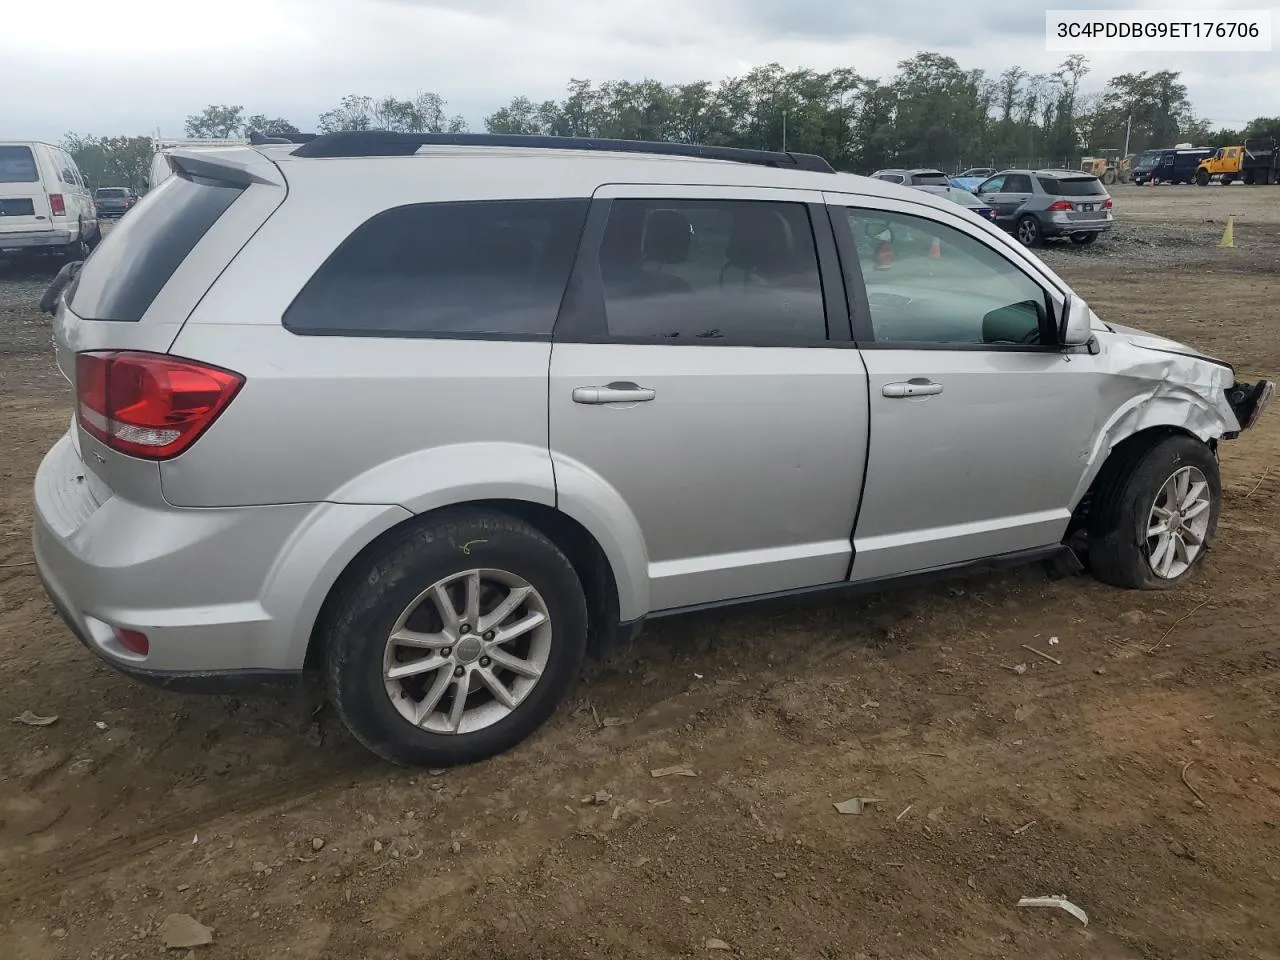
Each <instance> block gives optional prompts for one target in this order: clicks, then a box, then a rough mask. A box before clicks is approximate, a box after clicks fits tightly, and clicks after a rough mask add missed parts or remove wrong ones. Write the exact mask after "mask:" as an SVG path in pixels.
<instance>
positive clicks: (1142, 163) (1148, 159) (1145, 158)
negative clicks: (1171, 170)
mask: <svg viewBox="0 0 1280 960" xmlns="http://www.w3.org/2000/svg"><path fill="white" fill-rule="evenodd" d="M1159 162H1160V152H1159V151H1158V150H1148V151H1147V152H1146V153H1144V154H1143V155H1142V156H1141V157H1140V158H1139V160H1138V163H1137V166H1139V167H1154V166H1156V164H1158V163H1159Z"/></svg>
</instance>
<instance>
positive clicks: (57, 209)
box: [49, 193, 67, 217]
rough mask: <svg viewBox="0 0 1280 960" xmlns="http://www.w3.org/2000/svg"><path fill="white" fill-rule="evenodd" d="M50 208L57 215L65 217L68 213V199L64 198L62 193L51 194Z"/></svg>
mask: <svg viewBox="0 0 1280 960" xmlns="http://www.w3.org/2000/svg"><path fill="white" fill-rule="evenodd" d="M49 209H50V210H51V211H52V212H53V215H54V216H55V217H65V216H66V215H67V201H66V200H64V199H63V198H62V194H60V193H51V194H49Z"/></svg>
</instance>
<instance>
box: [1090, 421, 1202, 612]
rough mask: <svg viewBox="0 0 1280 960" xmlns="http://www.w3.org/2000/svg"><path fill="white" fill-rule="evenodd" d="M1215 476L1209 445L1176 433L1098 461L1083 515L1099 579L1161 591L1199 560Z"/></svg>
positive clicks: (1179, 580) (1184, 577) (1184, 576)
mask: <svg viewBox="0 0 1280 960" xmlns="http://www.w3.org/2000/svg"><path fill="white" fill-rule="evenodd" d="M1221 504H1222V479H1221V477H1220V475H1219V472H1218V460H1217V457H1215V456H1214V454H1213V451H1212V450H1210V449H1209V447H1207V446H1206V445H1205V444H1203V443H1201V442H1200V441H1199V440H1197V439H1195V438H1194V437H1188V436H1184V435H1177V436H1171V437H1166V438H1165V439H1163V440H1160V441H1159V442H1157V443H1155V444H1153V445H1151V446H1149V447H1147V448H1146V449H1145V450H1139V451H1136V452H1133V453H1132V454H1131V455H1130V456H1127V457H1125V456H1121V457H1119V458H1118V459H1116V460H1115V461H1113V462H1111V463H1108V464H1107V466H1106V467H1104V468H1103V475H1102V476H1101V477H1100V478H1099V486H1098V490H1097V500H1096V501H1095V507H1094V509H1093V511H1092V512H1091V517H1090V522H1089V541H1090V542H1089V564H1090V567H1091V568H1092V570H1093V574H1094V576H1095V577H1097V578H1098V579H1099V580H1101V581H1102V582H1103V583H1107V584H1111V585H1112V586H1116V587H1125V588H1128V589H1135V590H1168V589H1171V588H1172V587H1175V586H1177V585H1178V584H1180V583H1182V582H1184V581H1185V580H1188V579H1190V578H1191V577H1192V576H1194V575H1195V572H1196V570H1197V569H1198V568H1199V566H1200V565H1201V564H1202V563H1203V562H1204V557H1205V555H1206V554H1207V553H1208V551H1209V549H1210V546H1211V544H1212V541H1213V536H1214V533H1215V532H1216V531H1217V527H1218V513H1219V510H1220V508H1221Z"/></svg>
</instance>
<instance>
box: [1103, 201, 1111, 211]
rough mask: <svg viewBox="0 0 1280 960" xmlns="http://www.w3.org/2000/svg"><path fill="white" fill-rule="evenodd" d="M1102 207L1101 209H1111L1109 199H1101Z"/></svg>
mask: <svg viewBox="0 0 1280 960" xmlns="http://www.w3.org/2000/svg"><path fill="white" fill-rule="evenodd" d="M1102 209H1103V210H1110V209H1111V201H1110V200H1103V201H1102Z"/></svg>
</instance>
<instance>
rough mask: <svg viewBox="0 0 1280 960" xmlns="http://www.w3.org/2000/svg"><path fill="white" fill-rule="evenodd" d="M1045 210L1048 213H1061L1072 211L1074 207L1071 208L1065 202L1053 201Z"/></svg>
mask: <svg viewBox="0 0 1280 960" xmlns="http://www.w3.org/2000/svg"><path fill="white" fill-rule="evenodd" d="M1046 209H1047V210H1048V211H1049V212H1050V213H1062V212H1063V211H1066V210H1074V209H1075V207H1073V206H1072V205H1071V204H1070V203H1069V202H1068V201H1066V200H1055V201H1053V203H1051V204H1049V206H1048V207H1047V208H1046Z"/></svg>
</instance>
